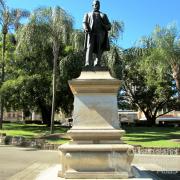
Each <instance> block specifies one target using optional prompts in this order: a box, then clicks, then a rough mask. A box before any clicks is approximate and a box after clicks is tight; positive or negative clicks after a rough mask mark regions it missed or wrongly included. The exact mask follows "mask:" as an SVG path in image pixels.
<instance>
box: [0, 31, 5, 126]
mask: <svg viewBox="0 0 180 180" xmlns="http://www.w3.org/2000/svg"><path fill="white" fill-rule="evenodd" d="M5 51H6V33H3V44H2V74H1V86H2V85H3V83H4V69H5ZM0 103H1V114H0V129H2V123H3V116H4V98H3V96H2V95H1V97H0Z"/></svg>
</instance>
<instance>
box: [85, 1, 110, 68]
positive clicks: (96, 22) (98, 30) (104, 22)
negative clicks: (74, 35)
mask: <svg viewBox="0 0 180 180" xmlns="http://www.w3.org/2000/svg"><path fill="white" fill-rule="evenodd" d="M92 6H93V11H92V12H89V13H86V14H85V16H84V19H83V28H84V31H85V33H86V34H85V35H86V36H85V42H84V46H85V47H84V48H85V50H86V62H85V66H100V61H101V56H102V53H103V52H104V51H108V50H109V49H110V46H109V39H108V31H109V30H110V29H111V23H110V22H109V20H108V17H107V15H106V14H104V13H102V12H100V11H99V10H100V2H99V1H98V0H94V1H93V5H92ZM93 53H94V54H95V57H96V59H95V60H93Z"/></svg>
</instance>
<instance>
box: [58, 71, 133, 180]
mask: <svg viewBox="0 0 180 180" xmlns="http://www.w3.org/2000/svg"><path fill="white" fill-rule="evenodd" d="M120 84H121V81H120V80H117V79H114V78H112V77H111V76H110V75H109V72H108V71H102V72H101V71H97V72H96V71H90V72H89V71H88V72H82V73H81V76H80V77H79V78H78V79H74V80H72V81H69V85H70V88H71V90H72V92H73V94H74V97H75V98H74V112H73V127H72V128H71V129H70V130H69V131H68V134H69V136H70V137H71V138H72V139H73V140H72V142H70V143H69V144H64V145H62V146H60V148H59V149H60V153H61V163H62V171H61V172H60V173H59V175H60V176H61V177H63V178H65V179H122V178H128V177H130V176H131V172H130V169H131V168H130V167H131V162H132V160H133V147H132V146H130V145H127V144H124V143H123V142H122V140H121V137H122V136H123V134H124V133H125V131H124V130H122V129H121V128H120V123H119V120H118V109H117V92H118V89H119V87H120Z"/></svg>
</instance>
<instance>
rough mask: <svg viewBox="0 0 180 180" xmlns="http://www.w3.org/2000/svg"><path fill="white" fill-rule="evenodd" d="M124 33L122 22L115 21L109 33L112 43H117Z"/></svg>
mask: <svg viewBox="0 0 180 180" xmlns="http://www.w3.org/2000/svg"><path fill="white" fill-rule="evenodd" d="M123 31H124V23H123V22H121V21H115V20H113V21H112V23H111V30H110V32H109V37H110V41H111V43H113V42H115V43H117V41H118V39H119V37H120V35H122V33H123Z"/></svg>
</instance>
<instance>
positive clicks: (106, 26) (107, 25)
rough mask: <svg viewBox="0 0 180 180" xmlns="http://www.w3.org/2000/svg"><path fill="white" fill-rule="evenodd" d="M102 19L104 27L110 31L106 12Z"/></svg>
mask: <svg viewBox="0 0 180 180" xmlns="http://www.w3.org/2000/svg"><path fill="white" fill-rule="evenodd" d="M103 19H104V26H105V29H106V30H107V31H110V30H111V23H110V21H109V19H108V17H107V15H106V14H104V17H103Z"/></svg>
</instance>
